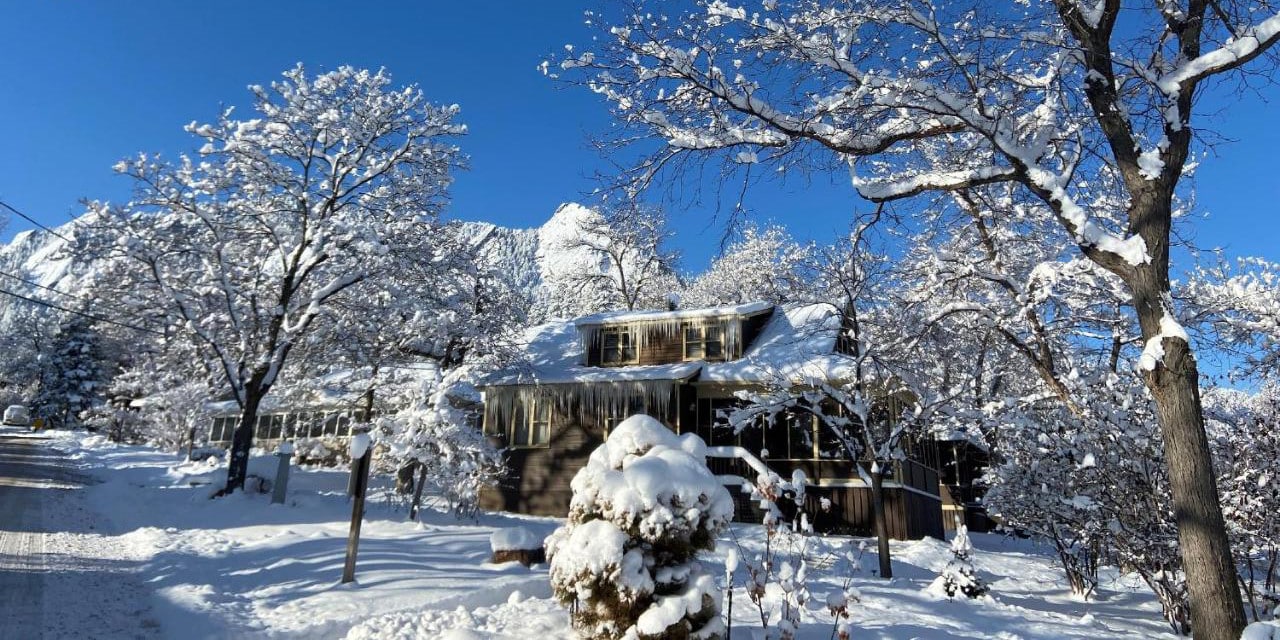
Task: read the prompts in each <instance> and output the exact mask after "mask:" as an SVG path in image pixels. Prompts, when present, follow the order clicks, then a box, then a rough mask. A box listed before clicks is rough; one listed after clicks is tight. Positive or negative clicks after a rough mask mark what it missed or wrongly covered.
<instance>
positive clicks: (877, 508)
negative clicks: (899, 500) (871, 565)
mask: <svg viewBox="0 0 1280 640" xmlns="http://www.w3.org/2000/svg"><path fill="white" fill-rule="evenodd" d="M870 475H871V511H872V514H873V518H874V519H875V526H876V554H877V555H878V556H880V577H881V578H892V577H893V564H892V562H891V561H890V558H889V519H888V518H887V517H886V516H885V512H884V476H883V474H882V473H874V472H873V473H871V474H870Z"/></svg>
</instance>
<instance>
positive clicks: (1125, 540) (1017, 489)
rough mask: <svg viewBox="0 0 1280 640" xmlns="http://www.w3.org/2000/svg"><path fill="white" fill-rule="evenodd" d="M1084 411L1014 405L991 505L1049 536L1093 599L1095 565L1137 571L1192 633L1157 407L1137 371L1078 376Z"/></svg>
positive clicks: (1075, 585) (1072, 577)
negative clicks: (1017, 408)
mask: <svg viewBox="0 0 1280 640" xmlns="http://www.w3.org/2000/svg"><path fill="white" fill-rule="evenodd" d="M1071 384H1072V385H1073V386H1074V385H1079V386H1080V387H1082V388H1087V389H1090V390H1091V391H1092V392H1091V393H1088V394H1085V393H1077V394H1076V396H1077V397H1079V398H1081V401H1082V402H1081V406H1080V407H1078V413H1077V412H1073V411H1070V410H1068V409H1067V408H1066V407H1064V406H1063V405H1061V404H1060V403H1056V402H1049V403H1042V404H1041V406H1028V407H1024V408H1022V409H1021V410H1014V411H1010V412H1009V413H1008V414H1006V415H1005V416H1004V418H1005V420H1006V421H1007V422H1006V424H1007V426H1008V429H1009V431H1010V432H1009V433H1007V434H1005V436H1004V437H1003V438H1002V439H1001V450H1000V452H1001V455H1002V460H1001V462H1000V464H999V465H998V466H997V467H996V468H994V469H992V470H991V473H990V482H991V488H990V490H989V491H988V493H987V499H986V502H987V505H988V508H989V509H991V511H992V513H993V514H995V515H997V516H998V517H999V518H1000V519H1001V521H1002V522H1003V523H1004V524H1005V526H1008V527H1010V528H1014V529H1017V530H1022V531H1026V532H1028V533H1032V534H1036V535H1040V536H1043V537H1044V538H1046V539H1047V540H1049V541H1050V542H1051V543H1052V544H1053V545H1054V548H1055V550H1056V551H1057V553H1058V556H1059V560H1060V562H1061V563H1062V566H1063V568H1064V570H1065V571H1066V573H1067V577H1068V580H1069V582H1070V583H1071V584H1072V589H1073V590H1074V591H1076V592H1077V593H1080V594H1081V595H1086V596H1087V595H1088V594H1089V593H1090V591H1091V590H1092V589H1093V587H1094V586H1096V580H1097V576H1096V571H1097V565H1098V564H1100V563H1101V562H1103V561H1108V562H1112V563H1115V564H1116V565H1118V566H1121V567H1124V568H1126V569H1128V570H1130V571H1133V572H1135V573H1137V574H1138V576H1139V577H1140V578H1141V579H1142V580H1143V581H1144V582H1145V583H1146V584H1147V586H1148V587H1149V588H1150V589H1151V591H1152V593H1154V594H1155V596H1156V598H1157V599H1158V600H1159V602H1160V605H1161V609H1162V612H1163V614H1164V617H1165V619H1166V621H1168V623H1169V625H1170V628H1171V629H1173V630H1174V632H1175V633H1179V634H1186V633H1188V632H1189V631H1190V623H1191V618H1190V608H1189V606H1190V603H1189V601H1188V594H1187V582H1186V572H1185V571H1184V569H1183V566H1182V559H1181V557H1180V556H1179V554H1178V545H1177V539H1178V537H1177V529H1176V526H1175V518H1174V512H1173V501H1172V498H1171V496H1170V486H1169V479H1168V473H1167V465H1166V464H1165V453H1164V448H1163V446H1162V442H1161V440H1160V438H1159V428H1158V425H1157V422H1156V414H1155V407H1154V403H1153V402H1152V400H1151V397H1150V395H1149V392H1148V391H1147V389H1146V388H1145V386H1143V385H1142V383H1141V382H1140V381H1139V380H1138V379H1137V376H1136V375H1133V374H1132V373H1120V374H1116V373H1111V372H1105V373H1102V374H1099V375H1097V376H1089V377H1083V378H1080V379H1077V380H1073V381H1072V382H1071Z"/></svg>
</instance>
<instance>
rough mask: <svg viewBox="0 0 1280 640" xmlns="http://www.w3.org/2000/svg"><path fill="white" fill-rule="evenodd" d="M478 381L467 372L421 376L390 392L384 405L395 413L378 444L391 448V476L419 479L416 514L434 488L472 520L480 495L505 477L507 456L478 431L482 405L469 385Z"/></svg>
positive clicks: (382, 425)
mask: <svg viewBox="0 0 1280 640" xmlns="http://www.w3.org/2000/svg"><path fill="white" fill-rule="evenodd" d="M473 377H474V373H473V372H470V371H467V369H466V368H465V367H455V368H452V369H449V370H442V369H439V368H437V369H435V370H434V371H433V372H432V373H431V374H430V375H426V376H417V377H415V378H413V379H412V380H411V381H410V384H409V386H408V387H407V388H403V390H400V391H398V392H397V391H391V392H390V395H391V397H390V398H388V399H386V400H384V402H383V404H384V405H386V406H387V407H388V408H389V411H388V412H387V414H386V415H384V416H382V417H380V418H378V419H376V420H375V425H376V430H377V432H378V434H379V435H378V442H379V443H381V444H383V445H386V447H387V451H386V453H385V454H384V455H383V456H381V457H380V458H379V461H380V462H381V463H382V464H383V465H385V466H386V467H387V469H386V470H387V471H395V472H401V471H402V470H405V471H407V472H409V473H413V474H414V475H416V476H417V477H416V479H415V480H414V489H415V493H414V495H415V503H414V508H415V509H416V508H417V500H418V499H420V498H421V495H422V491H423V490H424V489H425V488H427V487H430V488H431V489H432V492H433V493H434V494H435V495H437V496H439V497H441V498H443V499H444V501H445V503H446V506H447V507H448V508H449V510H451V511H452V512H454V513H455V514H456V515H458V516H471V515H473V514H475V512H476V510H477V509H478V508H479V504H478V500H479V496H480V490H481V489H482V488H483V487H485V486H492V485H493V484H494V483H496V482H497V481H498V480H500V479H501V477H502V474H503V473H504V472H505V467H504V465H503V460H502V455H501V453H500V452H499V451H498V450H497V449H496V448H495V447H494V446H493V445H492V444H490V443H489V441H488V440H486V439H485V437H484V435H483V434H482V433H481V432H480V429H479V428H478V426H477V412H478V410H479V408H480V406H481V405H480V397H479V396H480V394H479V392H478V391H476V389H475V388H474V387H473V386H471V384H470V383H469V380H470V379H472V378H473ZM401 386H402V387H403V386H404V385H401Z"/></svg>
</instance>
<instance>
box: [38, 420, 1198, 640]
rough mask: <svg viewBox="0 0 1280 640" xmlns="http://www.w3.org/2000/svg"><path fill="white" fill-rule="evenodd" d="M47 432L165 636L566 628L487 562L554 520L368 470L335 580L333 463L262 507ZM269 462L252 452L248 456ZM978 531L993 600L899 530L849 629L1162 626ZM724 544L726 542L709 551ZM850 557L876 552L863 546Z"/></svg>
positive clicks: (741, 609)
mask: <svg viewBox="0 0 1280 640" xmlns="http://www.w3.org/2000/svg"><path fill="white" fill-rule="evenodd" d="M51 444H52V445H53V446H55V447H57V448H59V449H61V450H63V451H65V452H67V455H68V457H69V458H70V459H71V460H72V461H73V462H74V464H75V465H76V466H77V467H78V468H79V470H80V471H81V472H82V473H83V474H85V475H87V476H89V477H91V478H93V480H94V481H93V482H90V483H89V484H87V485H86V486H84V487H83V488H82V489H79V490H77V492H76V493H79V494H82V495H80V497H79V499H74V500H59V501H55V502H53V503H51V504H50V505H49V506H48V507H47V509H52V510H54V511H53V512H46V522H47V523H48V524H49V525H50V526H55V527H56V526H57V525H58V524H59V522H62V523H65V524H66V525H67V526H68V527H74V528H75V530H77V531H87V530H88V529H87V528H86V523H92V525H93V526H92V529H93V531H92V544H84V542H85V541H86V540H88V538H86V539H85V540H80V543H77V544H72V543H67V544H66V545H65V550H66V553H68V554H80V555H93V556H97V557H102V558H116V559H127V562H128V566H129V567H130V569H129V570H130V571H131V572H133V573H134V574H135V575H134V576H131V579H130V581H129V583H130V584H140V585H142V587H143V588H142V589H141V592H142V593H146V592H149V593H150V602H146V603H136V604H137V606H136V607H135V608H134V611H137V612H138V613H137V615H142V616H145V617H146V618H147V620H148V626H149V627H150V628H153V629H154V630H155V632H156V634H157V635H159V636H161V637H169V638H184V639H185V638H223V637H236V638H255V637H270V638H304V637H305V638H344V637H345V638H351V639H375V638H378V639H380V638H446V639H447V638H452V639H463V638H467V639H470V638H519V639H521V640H532V639H537V640H550V639H552V638H564V637H570V631H569V629H568V626H567V623H568V621H567V615H566V614H565V613H564V611H563V610H562V609H561V608H560V607H559V606H558V605H557V604H556V603H555V602H554V601H552V600H551V599H550V598H549V596H550V589H549V587H548V583H547V573H546V569H545V567H535V568H534V569H526V568H524V567H522V566H520V565H518V564H502V565H493V564H489V563H488V562H487V560H488V557H489V553H490V549H489V539H490V535H491V533H492V532H493V531H495V530H497V529H501V528H510V527H517V526H518V527H525V528H528V529H531V530H532V531H534V532H535V533H536V534H538V535H545V534H546V533H550V531H551V530H553V529H554V528H555V527H556V526H557V525H558V524H559V523H558V522H557V521H556V520H553V519H546V518H528V517H521V516H512V515H503V514H491V515H485V516H483V517H481V518H480V520H479V521H476V522H469V521H459V520H456V519H455V518H454V517H453V516H451V515H448V514H444V513H437V512H434V511H428V512H426V513H425V515H424V520H425V522H424V523H423V524H416V523H412V522H407V521H406V511H405V509H404V508H403V506H401V505H398V504H396V503H395V501H394V500H393V499H391V498H389V497H388V496H389V492H388V487H387V486H386V484H385V482H375V483H374V487H375V489H374V491H375V492H376V495H375V496H374V497H373V498H372V499H371V501H370V505H369V508H368V512H367V515H366V521H365V524H364V529H363V533H364V535H363V538H362V540H361V544H360V562H359V567H358V570H357V577H358V582H357V584H354V585H347V586H342V585H339V583H338V580H339V577H340V575H341V572H342V562H343V554H344V550H345V544H346V533H347V522H348V520H349V516H350V506H349V504H348V502H347V500H346V497H345V486H346V474H345V473H343V472H341V471H333V470H297V469H295V473H294V474H293V477H292V479H291V481H290V499H289V501H288V503H287V504H285V505H271V504H270V499H269V498H270V496H269V495H238V496H235V497H232V498H227V499H219V500H210V499H208V495H209V494H210V493H211V489H213V488H216V487H217V486H219V484H220V482H221V480H222V478H223V476H224V475H225V471H224V469H223V467H222V466H221V465H220V464H219V463H217V462H207V463H206V462H199V463H194V462H185V461H183V460H182V459H181V457H179V456H176V455H174V454H173V453H168V452H161V451H156V450H154V449H150V448H146V447H135V446H117V445H113V444H110V443H108V442H106V441H105V440H103V439H102V438H100V437H97V436H89V435H86V434H72V433H58V434H55V435H54V436H53V440H52V441H51ZM274 462H275V461H274V459H271V458H264V459H262V460H260V461H255V467H257V466H259V465H261V466H262V467H264V468H268V467H273V466H274ZM86 514H91V515H89V516H87V515H86ZM734 536H735V537H737V538H738V539H739V541H740V542H742V543H743V544H744V545H745V547H744V548H745V551H746V554H747V557H748V558H749V557H751V556H752V555H753V554H754V553H758V552H759V549H760V545H759V542H758V538H759V533H758V528H757V527H751V526H736V527H735V528H734ZM973 538H974V546H975V547H976V552H975V558H974V564H975V566H976V567H977V569H978V572H979V574H980V575H981V576H983V577H984V578H986V579H987V580H988V581H990V582H991V584H992V595H993V597H992V598H991V599H990V600H984V601H974V602H969V601H964V602H960V601H956V602H950V601H946V600H938V599H935V598H933V597H931V596H929V595H927V594H926V593H924V587H925V586H927V585H928V584H929V582H930V581H931V580H932V579H933V578H934V577H935V576H936V574H937V571H938V570H939V569H940V568H941V567H942V566H944V565H945V564H946V561H947V559H948V558H949V553H948V551H947V545H946V544H945V543H943V542H941V541H936V540H925V541H918V542H902V543H894V554H895V556H894V570H895V573H896V575H897V577H895V578H894V579H893V580H891V581H884V580H880V579H878V578H875V577H873V576H870V575H866V574H865V573H862V574H858V575H857V576H855V578H854V580H853V584H854V585H855V586H856V587H857V588H858V589H859V590H860V591H861V593H862V596H863V599H862V602H861V603H858V604H855V605H854V606H853V607H852V617H851V622H852V623H853V627H854V637H855V638H1005V639H1014V638H1026V639H1032V638H1045V639H1048V638H1054V639H1055V640H1056V639H1062V638H1091V639H1105V638H1159V637H1173V636H1172V635H1170V634H1169V633H1168V632H1167V630H1166V627H1165V626H1164V624H1163V623H1162V621H1161V618H1160V613H1159V608H1158V607H1157V606H1156V604H1155V602H1154V599H1153V598H1152V597H1151V596H1150V595H1149V594H1148V593H1147V592H1146V590H1145V589H1144V588H1143V587H1142V586H1141V585H1139V584H1138V583H1137V582H1136V581H1134V580H1132V579H1130V578H1128V577H1125V576H1118V575H1114V574H1108V576H1107V578H1106V579H1104V581H1103V585H1102V588H1101V592H1100V594H1099V597H1098V598H1097V599H1096V600H1095V601H1092V602H1081V601H1079V600H1076V599H1073V598H1072V597H1070V596H1069V595H1068V594H1067V590H1066V588H1065V586H1064V584H1063V582H1062V580H1061V578H1060V574H1059V572H1058V571H1057V569H1056V568H1055V565H1054V563H1053V559H1052V556H1051V554H1050V552H1049V550H1048V549H1047V548H1044V547H1037V546H1036V545H1034V544H1032V543H1030V542H1029V541H1026V540H1012V539H1006V538H1002V537H999V536H994V535H975V536H973ZM830 543H831V544H834V545H837V546H839V545H844V544H848V543H849V541H847V540H844V539H832V540H830ZM729 546H731V543H729V542H728V541H727V540H726V541H725V542H724V543H723V544H721V553H723V552H724V550H726V549H727V548H728V547H729ZM716 562H717V563H718V562H719V561H718V560H716ZM862 564H863V565H864V566H866V567H867V568H868V569H870V568H871V567H874V566H875V558H874V554H873V552H868V554H867V556H866V557H864V559H863V562H862ZM739 570H740V571H741V569H739ZM716 571H720V569H719V568H717V569H716ZM847 573H848V572H847V570H846V565H845V564H844V563H842V562H836V563H833V564H831V565H830V566H828V567H812V568H810V578H809V590H810V591H811V592H812V595H813V597H812V600H811V602H812V604H811V607H810V608H811V610H809V611H806V612H805V614H804V616H803V620H802V622H803V624H802V628H801V635H800V637H801V638H803V639H811V640H816V639H826V638H829V637H831V629H832V627H831V616H830V615H829V614H828V613H827V612H826V611H825V601H826V595H827V593H828V592H830V591H834V590H837V589H839V588H841V585H842V581H843V579H844V578H845V575H846V574H847ZM133 578H136V580H134V579H133ZM774 595H775V594H771V595H770V598H772V597H773V596H774ZM734 602H735V605H734V621H733V637H735V638H751V637H753V636H754V635H755V630H758V628H759V626H760V625H759V613H758V611H757V610H756V609H755V608H754V607H753V606H752V605H751V604H750V603H749V601H748V599H747V597H746V595H745V593H743V592H742V591H741V590H739V591H737V592H736V593H735V596H734ZM95 637H101V636H95Z"/></svg>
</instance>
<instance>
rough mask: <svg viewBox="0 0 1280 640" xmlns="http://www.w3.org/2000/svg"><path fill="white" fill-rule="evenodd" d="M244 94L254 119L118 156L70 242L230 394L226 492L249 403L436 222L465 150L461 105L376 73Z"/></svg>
mask: <svg viewBox="0 0 1280 640" xmlns="http://www.w3.org/2000/svg"><path fill="white" fill-rule="evenodd" d="M251 91H252V94H253V107H254V110H255V111H256V112H257V113H256V114H255V116H254V117H253V118H250V119H243V120H241V119H236V118H234V117H233V115H232V111H231V110H230V109H228V110H226V111H224V112H223V113H222V115H221V117H219V118H218V120H217V121H216V122H214V123H211V124H196V123H194V122H193V123H192V124H191V125H188V127H187V131H188V132H189V133H191V134H192V135H193V136H195V137H196V138H197V139H198V140H199V141H200V142H201V146H200V148H199V150H198V151H197V152H196V154H195V155H194V156H190V155H183V156H181V157H180V158H179V159H178V162H177V163H169V162H165V161H162V160H161V159H159V158H157V157H153V156H148V155H145V154H144V155H140V156H139V157H137V158H134V159H131V160H125V161H122V162H120V163H119V164H117V165H116V169H117V171H119V172H120V173H122V174H124V175H126V176H128V177H130V178H131V179H132V180H133V182H134V187H135V194H134V198H133V199H132V200H131V201H130V202H129V203H127V204H125V205H123V206H111V205H109V204H105V203H96V202H95V203H91V204H90V216H89V217H88V220H87V222H86V225H85V227H84V230H85V233H84V235H85V236H86V241H85V242H84V243H83V245H82V246H81V247H80V248H81V250H82V251H83V252H84V253H86V254H88V255H96V256H106V257H118V258H120V259H122V260H123V262H122V263H121V264H127V265H130V266H131V268H127V269H122V270H121V275H122V276H123V277H125V278H127V279H128V289H129V290H130V292H131V294H130V297H132V298H134V299H146V301H147V303H146V304H143V305H141V306H143V307H145V308H148V309H149V310H150V311H152V312H154V311H157V310H159V311H163V313H164V314H165V315H164V317H163V318H162V321H163V324H164V325H165V326H166V327H167V328H169V329H171V330H172V331H175V332H177V333H178V334H179V335H182V336H184V337H186V338H188V339H190V340H192V341H193V342H194V343H195V344H197V345H198V346H199V349H198V353H200V354H201V356H202V357H204V358H207V359H208V360H210V362H211V363H212V368H213V369H215V370H216V371H218V372H219V375H220V377H221V378H222V382H223V383H224V384H225V388H226V389H227V391H228V392H230V395H231V396H232V397H233V398H234V399H235V401H236V402H237V403H238V404H239V406H240V410H241V414H242V417H241V421H240V424H239V426H238V427H237V428H236V430H235V433H234V436H233V444H232V452H231V455H230V464H229V466H228V472H227V491H233V490H236V489H240V488H241V487H242V486H243V484H244V480H245V474H246V469H247V463H248V455H249V449H250V446H251V444H252V439H253V427H254V425H255V423H256V420H257V413H258V407H259V404H260V403H261V401H262V399H263V397H264V396H265V395H266V394H267V392H268V391H270V390H271V388H272V386H273V385H275V383H276V381H277V380H278V378H279V376H280V374H281V372H282V371H283V370H284V368H285V365H286V364H287V363H288V362H289V357H290V355H291V353H292V352H293V350H294V349H295V347H297V346H298V345H299V344H301V343H302V342H304V341H305V339H306V337H307V336H308V335H309V334H310V332H311V330H312V328H313V327H314V326H315V325H316V321H317V319H318V318H319V317H320V316H321V315H322V314H323V313H324V311H325V310H326V309H327V308H329V307H330V305H332V304H334V303H335V302H336V301H338V300H340V299H342V298H344V297H347V298H350V299H359V297H360V296H361V295H363V294H364V293H365V291H364V283H366V282H367V281H369V280H370V279H371V278H373V277H374V276H376V275H377V274H379V273H382V272H385V271H387V270H390V269H394V268H396V261H395V260H394V258H395V256H397V255H403V253H404V252H403V251H401V250H399V249H401V247H400V246H399V243H402V242H404V241H405V240H406V239H407V240H413V239H417V238H421V237H424V235H426V234H425V233H424V232H423V231H422V229H421V228H422V226H424V225H432V224H434V219H435V216H436V214H437V212H438V211H439V210H440V208H441V206H442V204H443V202H444V199H445V196H446V191H447V187H448V185H449V184H450V174H451V171H452V170H453V169H455V168H456V167H457V166H458V165H459V163H460V161H461V157H460V155H459V153H458V151H457V149H456V148H455V147H454V146H452V145H451V144H450V143H448V142H447V139H448V138H449V137H451V136H455V135H459V134H461V133H463V132H464V130H465V129H464V127H462V126H461V125H458V124H456V123H455V122H454V117H455V115H456V114H457V111H458V109H457V107H456V106H450V107H438V106H435V105H432V104H430V103H428V102H427V101H426V100H425V99H424V98H423V96H422V93H421V91H419V90H418V89H416V88H413V87H409V88H395V87H393V86H392V84H391V79H390V77H389V76H388V75H387V74H385V73H383V72H377V73H374V72H370V71H366V70H359V69H354V68H352V67H345V66H344V67H340V68H338V69H336V70H334V71H331V72H328V73H321V74H317V75H308V74H307V73H306V71H305V70H304V69H303V68H302V66H301V65H299V66H297V67H295V68H293V69H290V70H289V71H286V72H285V73H284V74H283V79H282V80H280V81H277V82H274V83H272V84H271V85H270V86H267V87H263V86H253V87H251Z"/></svg>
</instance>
